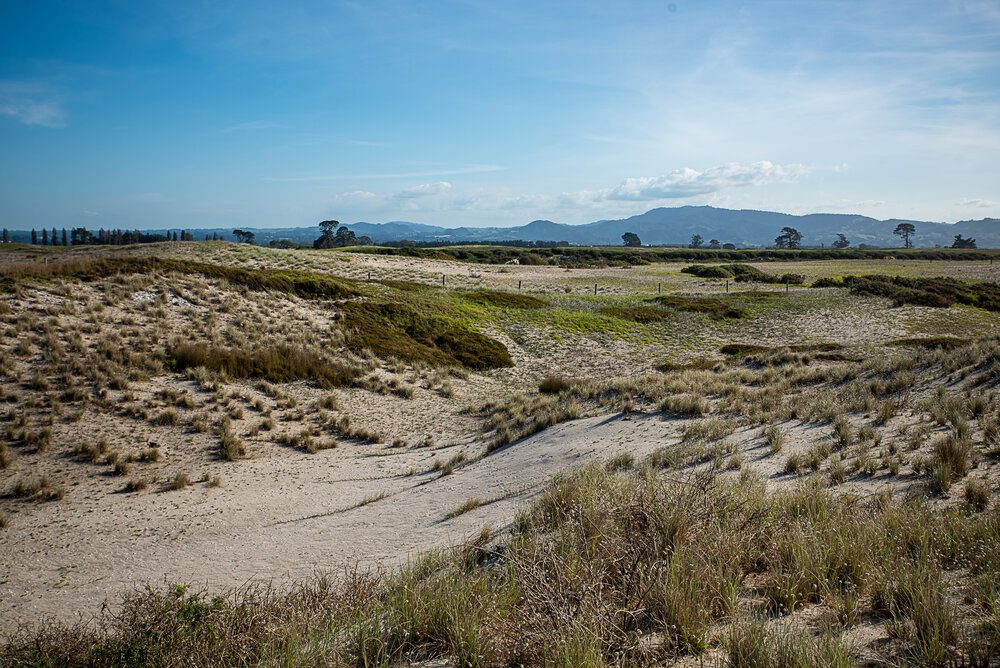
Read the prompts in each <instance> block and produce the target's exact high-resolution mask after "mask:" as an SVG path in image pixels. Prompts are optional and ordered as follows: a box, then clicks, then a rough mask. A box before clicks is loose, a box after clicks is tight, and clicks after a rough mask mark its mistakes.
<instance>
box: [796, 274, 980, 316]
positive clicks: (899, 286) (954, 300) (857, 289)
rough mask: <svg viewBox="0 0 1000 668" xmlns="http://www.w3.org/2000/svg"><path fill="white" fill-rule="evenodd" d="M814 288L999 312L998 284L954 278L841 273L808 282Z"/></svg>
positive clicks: (901, 300) (936, 306)
mask: <svg viewBox="0 0 1000 668" xmlns="http://www.w3.org/2000/svg"><path fill="white" fill-rule="evenodd" d="M812 287H814V288H830V287H835V288H850V290H851V292H853V293H854V294H858V295H864V296H869V297H885V298H886V299H890V300H892V302H893V303H894V304H895V305H897V306H901V305H903V304H913V305H915V306H930V307H935V308H947V307H949V306H951V305H953V304H965V305H967V306H978V307H980V308H983V309H986V310H987V311H1000V285H997V284H996V283H990V282H972V281H962V280H959V279H957V278H948V277H940V276H939V277H933V278H907V277H904V276H885V275H880V274H873V275H869V276H844V277H843V278H824V279H820V280H818V281H816V282H815V283H813V284H812Z"/></svg>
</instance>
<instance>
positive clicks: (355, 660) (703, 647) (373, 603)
mask: <svg viewBox="0 0 1000 668" xmlns="http://www.w3.org/2000/svg"><path fill="white" fill-rule="evenodd" d="M611 468H615V467H611ZM477 502H478V500H471V501H469V502H467V503H466V504H464V505H463V506H462V507H461V508H459V509H458V510H459V511H462V512H465V511H466V510H467V509H471V508H472V507H473V506H476V505H477ZM997 544H1000V519H998V517H997V516H995V515H993V514H989V513H963V512H959V511H956V510H942V509H940V508H936V507H934V506H931V505H928V504H925V503H924V502H922V501H920V500H905V501H894V500H892V499H891V498H888V497H880V498H878V499H876V500H874V501H871V502H865V501H862V500H859V499H857V498H856V497H838V496H834V495H833V494H831V493H830V492H829V491H828V490H826V489H824V488H823V487H822V486H820V485H818V484H815V483H806V484H802V485H800V486H799V487H797V488H795V489H793V490H791V491H788V492H782V493H768V492H767V491H766V490H765V488H764V484H763V481H762V479H761V478H759V477H758V476H755V475H753V474H749V473H745V472H742V473H740V474H738V475H737V476H736V477H735V479H731V480H723V479H719V478H715V479H705V478H699V477H690V478H687V479H672V478H665V477H661V476H660V475H659V474H658V473H657V471H656V470H654V469H653V468H651V467H648V466H647V467H642V468H640V469H638V470H631V471H629V472H621V471H613V470H608V469H607V468H605V467H604V466H601V465H595V464H592V465H589V466H586V467H584V468H582V469H578V470H575V471H571V472H568V473H564V474H562V475H560V476H558V477H557V478H556V479H555V480H554V481H553V482H552V483H551V484H550V485H549V486H548V487H547V488H546V489H545V490H544V491H543V492H542V493H541V494H540V496H539V497H538V498H537V500H536V501H535V502H534V503H533V504H532V505H531V506H530V507H529V508H527V509H525V510H523V511H522V512H521V513H520V514H518V516H517V517H516V518H515V521H514V522H513V525H512V527H511V530H510V533H509V534H507V535H505V536H504V537H502V538H499V537H497V536H495V535H494V534H493V533H492V531H490V530H489V529H488V528H486V529H484V530H483V531H481V532H479V533H477V534H474V535H473V536H470V537H469V538H468V539H467V540H465V541H464V542H463V543H461V544H459V545H457V546H455V547H454V548H451V549H447V550H441V551H436V552H432V553H429V554H426V555H424V556H422V557H420V558H417V559H415V560H413V561H411V562H409V563H408V564H407V565H405V566H404V567H402V568H401V569H399V570H397V571H379V572H363V571H348V572H346V573H344V574H343V576H342V577H339V578H337V579H336V580H333V579H329V578H326V577H322V576H320V577H317V578H314V579H311V580H307V581H303V582H299V583H296V584H293V585H291V586H289V587H287V588H282V589H278V588H273V587H266V586H249V587H244V588H241V589H239V590H236V591H233V592H229V593H227V594H224V595H221V596H207V595H205V594H203V593H200V592H193V591H190V590H188V589H187V588H186V587H182V586H174V587H169V588H167V589H166V591H163V590H158V589H156V590H154V589H149V590H146V591H139V592H135V593H132V594H130V595H129V596H127V597H126V599H125V600H124V603H123V605H122V607H121V609H120V611H118V612H109V613H106V615H105V616H104V617H102V618H100V619H98V620H95V621H94V622H93V623H86V624H79V625H71V626H65V625H59V624H51V625H48V626H45V627H42V628H39V629H35V630H22V631H20V632H18V633H15V634H14V635H12V636H11V637H10V638H9V639H8V640H7V642H6V644H5V645H4V646H3V648H2V650H0V665H60V666H70V667H73V666H105V665H107V666H111V665H123V664H124V665H171V666H179V665H206V664H210V665H216V666H246V665H284V666H298V665H310V666H313V665H315V666H319V665H337V666H393V665H406V664H408V663H413V662H431V661H436V662H440V663H444V664H448V665H456V666H489V667H492V666H497V667H499V666H515V665H523V666H553V665H572V666H607V665H621V666H627V665H664V664H668V663H670V662H672V661H676V660H677V659H678V658H679V657H683V656H692V657H698V656H701V655H704V654H705V653H706V652H707V650H708V648H709V647H711V646H713V645H717V646H719V648H720V655H719V656H718V657H717V659H718V660H719V661H720V662H721V663H722V665H727V666H765V667H766V666H780V667H784V666H789V667H793V666H794V667H798V666H817V667H818V666H845V665H851V662H852V661H854V660H856V658H857V657H855V656H854V653H853V652H852V650H851V648H850V647H849V646H848V645H846V644H845V643H844V641H843V640H842V638H841V637H840V626H839V625H836V624H831V625H826V628H825V630H824V631H823V632H821V633H819V634H818V635H814V634H808V633H806V632H805V630H804V629H803V630H797V629H796V628H795V627H794V625H792V624H788V625H785V624H784V620H781V619H779V620H776V622H774V623H772V622H768V623H763V622H760V621H759V620H757V618H756V617H755V616H754V615H755V614H756V613H750V614H749V615H748V610H747V608H746V607H745V606H742V605H740V604H739V603H740V597H741V592H744V593H745V588H746V586H747V583H748V582H752V583H753V585H752V586H753V588H754V596H757V592H758V591H763V593H764V595H765V597H766V600H767V601H768V602H770V604H771V612H772V614H776V615H778V616H779V617H786V616H788V615H789V614H790V613H791V612H792V611H794V610H797V609H799V608H801V607H803V606H804V605H807V604H811V605H819V606H824V607H825V608H827V609H829V610H831V611H832V612H834V613H836V614H835V619H837V620H839V622H840V625H850V624H853V623H856V621H857V619H858V617H859V615H860V614H861V613H862V612H870V613H874V614H877V615H879V616H881V617H882V618H883V619H889V620H890V621H891V628H892V630H893V631H892V632H893V636H894V637H893V640H892V643H893V644H892V645H891V646H889V649H890V650H891V651H892V652H893V655H892V657H891V658H892V659H893V663H920V664H924V665H946V664H947V663H948V662H953V663H956V662H959V660H961V659H963V658H967V657H970V656H972V655H973V653H974V652H978V654H976V656H978V657H980V658H981V657H983V656H985V657H986V658H985V659H983V660H982V661H980V663H979V664H977V665H990V664H989V661H990V660H994V661H995V660H996V658H997V655H996V653H995V652H996V649H995V648H996V647H1000V645H993V646H991V645H990V644H989V642H990V638H996V630H995V628H993V627H990V626H989V625H988V624H987V625H985V626H984V625H982V624H981V623H980V622H981V620H987V617H988V615H989V614H994V613H991V612H986V611H989V610H995V607H993V608H991V607H990V606H995V605H996V601H995V582H996V574H997V572H998V570H1000V562H998V561H997V558H996V551H995V550H994V549H992V547H993V546H995V545H997ZM949 571H958V572H960V573H962V575H963V577H966V576H967V577H968V578H969V580H970V582H972V581H974V582H979V583H980V586H978V587H976V588H972V587H970V588H969V589H968V592H967V593H966V596H967V597H968V604H967V605H965V606H961V605H957V604H956V603H955V601H956V600H958V599H957V598H956V595H957V594H958V593H959V592H958V591H957V590H953V589H950V588H949V587H950V586H949V584H948V582H949V580H950V579H951V578H950V576H949ZM971 608H975V609H976V610H978V611H980V612H976V613H975V614H972V613H968V612H967V610H969V609H971ZM794 619H795V618H789V620H792V621H793V620H794ZM987 621H988V620H987ZM977 624H978V626H977ZM786 626H787V627H788V628H787V629H785V627H786ZM991 629H992V630H991ZM991 633H992V634H993V635H992V636H991V635H990V634H991ZM970 638H976V639H977V640H975V644H974V645H973V644H972V643H973V641H972V640H970ZM991 647H994V649H990V648H991ZM990 652H993V655H992V657H993V658H992V659H991V658H990ZM977 660H979V659H977Z"/></svg>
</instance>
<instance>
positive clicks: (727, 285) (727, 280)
mask: <svg viewBox="0 0 1000 668" xmlns="http://www.w3.org/2000/svg"><path fill="white" fill-rule="evenodd" d="M726 294H729V279H726Z"/></svg>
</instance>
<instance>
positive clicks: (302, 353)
mask: <svg viewBox="0 0 1000 668" xmlns="http://www.w3.org/2000/svg"><path fill="white" fill-rule="evenodd" d="M167 354H168V356H169V357H170V358H171V359H172V360H173V363H174V367H175V368H176V369H177V370H178V371H183V370H184V369H191V368H197V367H204V368H206V369H208V370H210V371H214V372H217V373H223V374H226V375H227V376H230V377H232V378H262V379H266V380H269V381H271V382H275V383H287V382H292V381H296V380H310V381H313V382H315V383H316V384H318V385H319V386H321V387H340V386H345V385H350V384H351V383H352V382H353V381H354V380H355V379H356V378H357V377H358V375H359V374H360V371H359V370H358V369H356V368H355V367H352V366H350V365H348V364H346V363H343V362H339V361H336V360H330V359H327V358H326V357H325V356H324V355H321V354H319V353H317V352H315V351H309V350H305V349H302V348H297V347H294V346H289V345H278V346H273V347H262V348H251V349H243V348H223V347H218V346H209V345H207V344H204V343H180V342H178V343H174V344H173V345H172V346H170V347H169V348H168V350H167Z"/></svg>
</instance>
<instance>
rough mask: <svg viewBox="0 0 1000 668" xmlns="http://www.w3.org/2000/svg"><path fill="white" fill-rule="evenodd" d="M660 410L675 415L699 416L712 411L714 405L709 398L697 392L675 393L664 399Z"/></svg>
mask: <svg viewBox="0 0 1000 668" xmlns="http://www.w3.org/2000/svg"><path fill="white" fill-rule="evenodd" d="M660 410H661V411H663V412H664V413H671V414H674V415H683V416H692V417H698V416H702V415H705V414H706V413H708V412H709V411H711V410H712V407H711V405H710V404H709V403H708V400H706V399H705V398H704V397H701V396H698V395H697V394H675V395H672V396H669V397H667V398H666V399H664V400H663V402H662V403H661V404H660Z"/></svg>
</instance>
